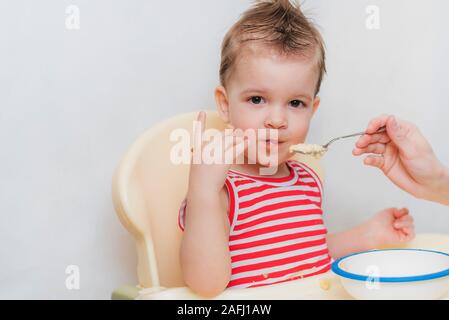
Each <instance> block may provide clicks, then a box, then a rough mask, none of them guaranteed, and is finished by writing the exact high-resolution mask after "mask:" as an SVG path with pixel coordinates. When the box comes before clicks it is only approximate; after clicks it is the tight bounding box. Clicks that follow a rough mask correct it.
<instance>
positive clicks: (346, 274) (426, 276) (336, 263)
mask: <svg viewBox="0 0 449 320" xmlns="http://www.w3.org/2000/svg"><path fill="white" fill-rule="evenodd" d="M382 251H423V252H432V253H437V254H442V255H445V256H447V257H449V254H447V253H444V252H440V251H434V250H424V249H384V250H369V251H363V252H358V253H354V254H350V255H347V256H344V257H341V258H339V259H337V260H335V261H334V262H333V263H332V271H333V272H334V273H335V274H337V275H339V276H341V277H344V278H348V279H352V280H359V281H367V280H375V281H378V282H414V281H425V280H432V279H437V278H442V277H445V276H449V268H448V269H445V270H442V271H439V272H435V273H428V274H423V275H418V276H409V277H376V278H373V277H372V276H365V275H361V274H356V273H351V272H347V271H345V270H343V269H341V268H340V263H341V262H342V261H344V260H345V259H347V258H349V257H353V256H357V255H360V254H366V253H370V252H382Z"/></svg>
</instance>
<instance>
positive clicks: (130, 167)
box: [112, 111, 321, 288]
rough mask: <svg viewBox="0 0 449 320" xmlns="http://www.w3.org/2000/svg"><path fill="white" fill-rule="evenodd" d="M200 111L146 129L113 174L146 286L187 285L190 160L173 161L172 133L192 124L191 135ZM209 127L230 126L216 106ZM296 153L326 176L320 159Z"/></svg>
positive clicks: (116, 196)
mask: <svg viewBox="0 0 449 320" xmlns="http://www.w3.org/2000/svg"><path fill="white" fill-rule="evenodd" d="M197 116H198V112H191V113H186V114H181V115H178V116H175V117H172V118H170V119H168V120H165V121H163V122H161V123H159V124H158V125H156V126H154V127H152V128H150V129H148V130H147V131H145V132H144V133H143V134H142V135H141V136H140V137H139V138H138V139H137V140H136V141H135V142H134V143H133V144H132V145H131V146H130V147H129V149H128V150H127V152H126V153H125V155H124V156H123V158H122V159H121V162H120V164H119V166H118V168H117V169H116V171H115V174H114V177H113V182H112V198H113V203H114V208H115V210H116V213H117V215H118V217H119V219H120V221H121V223H122V224H123V225H124V226H125V228H126V229H127V230H128V231H129V232H130V233H131V234H132V235H133V237H134V239H135V240H136V245H137V255H138V265H137V275H138V280H139V285H140V286H141V287H144V288H149V287H159V286H162V287H165V288H171V287H181V286H184V285H185V283H184V281H183V279H182V273H181V266H180V259H179V256H180V255H179V251H180V244H181V237H182V231H181V230H180V228H179V226H178V212H179V208H180V205H181V202H182V200H183V199H184V198H185V196H186V193H187V186H188V176H189V168H190V165H189V164H187V163H184V164H176V163H174V162H173V161H171V158H170V155H171V152H172V151H173V150H172V147H173V146H174V145H175V144H178V143H179V140H174V141H173V140H171V138H172V139H176V138H177V137H178V138H179V136H178V135H177V133H179V132H180V131H179V130H186V132H189V135H190V136H191V135H192V131H193V122H194V121H195V120H196V118H197ZM209 128H215V129H218V130H224V129H225V128H226V125H225V123H224V122H223V121H222V120H221V119H220V118H219V116H218V113H217V112H215V111H207V120H206V129H209ZM175 130H178V131H175ZM171 134H173V136H172V137H171ZM189 142H190V141H189ZM293 158H294V159H298V160H300V161H302V162H304V163H306V164H307V165H309V166H310V167H312V168H313V169H314V170H315V171H316V172H317V173H318V175H319V176H321V171H320V168H319V165H318V161H316V160H315V159H313V158H308V157H298V156H295V157H293ZM188 162H190V153H189V159H188Z"/></svg>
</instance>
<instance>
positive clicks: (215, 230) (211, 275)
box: [180, 112, 248, 297]
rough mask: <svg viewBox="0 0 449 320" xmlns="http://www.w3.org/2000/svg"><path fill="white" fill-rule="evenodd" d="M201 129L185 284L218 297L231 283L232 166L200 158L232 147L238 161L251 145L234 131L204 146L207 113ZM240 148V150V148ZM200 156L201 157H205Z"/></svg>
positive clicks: (184, 249)
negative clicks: (229, 192) (229, 193)
mask: <svg viewBox="0 0 449 320" xmlns="http://www.w3.org/2000/svg"><path fill="white" fill-rule="evenodd" d="M198 121H199V123H200V126H199V127H198V126H197V127H196V128H195V132H194V140H195V141H194V149H196V150H194V157H193V159H192V160H193V161H192V164H191V166H190V174H189V186H188V193H187V205H186V212H185V219H184V221H185V225H184V234H183V239H182V242H181V257H180V258H181V267H182V272H183V277H184V281H185V282H186V284H187V285H188V286H189V287H190V288H191V289H192V290H193V291H195V292H196V293H197V294H199V295H201V296H205V297H212V296H216V295H218V294H219V293H221V292H222V291H223V290H224V289H225V288H226V286H227V285H228V283H229V280H230V277H231V257H230V253H229V228H230V226H229V219H228V214H227V211H228V210H227V207H228V199H227V193H226V189H225V181H226V176H227V173H228V170H229V168H230V166H231V163H215V162H213V163H211V164H209V163H206V162H205V161H203V160H204V159H200V161H199V163H196V156H197V155H200V156H201V157H202V156H203V149H205V148H206V147H207V148H208V149H209V151H210V150H215V151H216V152H219V151H220V150H221V151H222V152H223V157H222V159H225V157H224V152H225V150H226V151H228V150H229V148H231V147H232V148H236V149H237V150H236V152H234V151H232V150H231V151H232V154H233V155H234V159H233V160H235V158H236V157H238V156H239V155H240V154H241V153H242V152H243V151H244V150H245V149H246V148H247V146H248V144H247V143H246V142H242V141H243V137H240V139H237V138H236V136H234V135H235V133H234V132H231V133H228V136H233V137H234V139H230V140H229V139H225V135H226V133H225V135H223V134H222V135H221V136H219V137H218V138H216V139H213V141H212V142H210V143H206V144H205V143H203V142H204V141H203V140H202V136H203V134H204V128H205V126H206V114H205V113H204V112H201V113H200V114H199V116H198ZM239 147H240V148H239ZM201 157H200V158H201Z"/></svg>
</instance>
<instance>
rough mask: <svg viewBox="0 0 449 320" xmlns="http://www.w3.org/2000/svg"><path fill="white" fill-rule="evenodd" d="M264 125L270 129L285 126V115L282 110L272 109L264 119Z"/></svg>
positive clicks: (283, 127)
mask: <svg viewBox="0 0 449 320" xmlns="http://www.w3.org/2000/svg"><path fill="white" fill-rule="evenodd" d="M265 127H266V128H270V129H285V128H287V117H286V115H285V114H284V112H283V111H282V110H272V111H271V112H270V113H269V114H268V116H267V117H266V119H265Z"/></svg>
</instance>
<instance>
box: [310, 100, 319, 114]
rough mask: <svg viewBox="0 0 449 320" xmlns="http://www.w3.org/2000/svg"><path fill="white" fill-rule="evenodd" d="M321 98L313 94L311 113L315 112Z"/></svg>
mask: <svg viewBox="0 0 449 320" xmlns="http://www.w3.org/2000/svg"><path fill="white" fill-rule="evenodd" d="M320 102H321V99H320V97H318V96H315V99H313V105H312V114H315V112H316V111H317V110H318V107H319V106H320Z"/></svg>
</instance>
